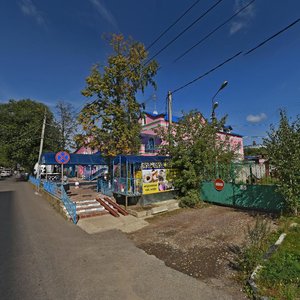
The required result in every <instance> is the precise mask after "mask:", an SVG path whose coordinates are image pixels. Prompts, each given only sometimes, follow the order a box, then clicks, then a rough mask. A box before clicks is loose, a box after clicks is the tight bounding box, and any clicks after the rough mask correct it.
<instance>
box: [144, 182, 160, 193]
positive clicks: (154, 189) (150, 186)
mask: <svg viewBox="0 0 300 300" xmlns="http://www.w3.org/2000/svg"><path fill="white" fill-rule="evenodd" d="M158 192H159V190H158V182H150V183H143V194H144V195H147V194H154V193H158Z"/></svg>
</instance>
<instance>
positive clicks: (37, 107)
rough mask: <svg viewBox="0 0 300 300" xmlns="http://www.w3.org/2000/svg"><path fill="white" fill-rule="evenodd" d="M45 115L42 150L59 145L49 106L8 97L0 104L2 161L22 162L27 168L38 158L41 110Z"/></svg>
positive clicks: (29, 168)
mask: <svg viewBox="0 0 300 300" xmlns="http://www.w3.org/2000/svg"><path fill="white" fill-rule="evenodd" d="M45 111H46V115H47V125H46V130H45V139H44V151H56V150H57V149H58V143H57V141H58V135H57V132H58V130H57V128H56V125H55V122H54V117H53V114H52V113H51V111H50V110H49V108H48V107H47V106H46V105H44V104H42V103H38V102H36V101H33V100H30V99H25V100H20V101H16V100H10V101H9V102H8V103H4V104H0V156H1V161H0V164H1V165H5V166H8V167H16V165H17V164H18V165H21V166H22V167H23V168H25V169H26V170H27V171H31V170H32V169H33V166H34V164H35V163H36V162H37V160H38V153H39V147H40V137H41V131H42V124H43V118H44V113H45Z"/></svg>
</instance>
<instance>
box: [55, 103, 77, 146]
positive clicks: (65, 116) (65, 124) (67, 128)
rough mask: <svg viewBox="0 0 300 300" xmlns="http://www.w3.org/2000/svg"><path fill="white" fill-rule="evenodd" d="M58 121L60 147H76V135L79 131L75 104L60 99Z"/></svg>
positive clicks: (57, 113) (57, 112)
mask: <svg viewBox="0 0 300 300" xmlns="http://www.w3.org/2000/svg"><path fill="white" fill-rule="evenodd" d="M55 108H56V119H55V121H56V123H57V127H58V130H59V133H60V134H59V136H60V138H59V146H60V149H62V150H63V149H64V150H71V149H72V148H75V142H74V135H75V133H76V131H77V118H76V114H75V110H74V106H73V105H72V104H71V103H67V102H64V101H58V103H57V104H56V107H55Z"/></svg>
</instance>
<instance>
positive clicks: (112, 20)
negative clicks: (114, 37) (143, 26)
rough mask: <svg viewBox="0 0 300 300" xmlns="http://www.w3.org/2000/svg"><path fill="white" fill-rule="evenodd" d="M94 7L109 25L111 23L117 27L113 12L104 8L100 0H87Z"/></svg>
mask: <svg viewBox="0 0 300 300" xmlns="http://www.w3.org/2000/svg"><path fill="white" fill-rule="evenodd" d="M89 1H90V2H91V3H92V4H93V5H94V7H95V8H96V10H97V12H98V13H99V14H100V16H101V17H102V18H103V19H105V20H106V21H107V22H108V23H109V24H110V25H112V26H113V27H114V28H115V29H118V24H117V21H116V19H115V17H114V16H113V14H112V13H111V12H110V11H109V10H108V9H107V8H106V6H105V5H104V3H103V2H102V1H101V0H89Z"/></svg>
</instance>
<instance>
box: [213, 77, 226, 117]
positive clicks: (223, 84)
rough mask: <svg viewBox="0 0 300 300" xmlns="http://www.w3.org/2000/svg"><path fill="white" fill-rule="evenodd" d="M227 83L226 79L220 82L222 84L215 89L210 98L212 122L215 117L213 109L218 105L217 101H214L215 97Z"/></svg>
mask: <svg viewBox="0 0 300 300" xmlns="http://www.w3.org/2000/svg"><path fill="white" fill-rule="evenodd" d="M227 84H228V81H226V80H225V81H224V82H223V83H222V85H221V86H220V88H219V89H218V90H217V92H216V93H215V94H214V96H213V97H212V99H211V121H212V122H213V120H214V119H215V109H216V108H217V107H218V105H219V103H218V102H215V98H216V96H217V95H218V93H219V92H220V91H221V90H223V89H224V88H225V87H226V86H227Z"/></svg>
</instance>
